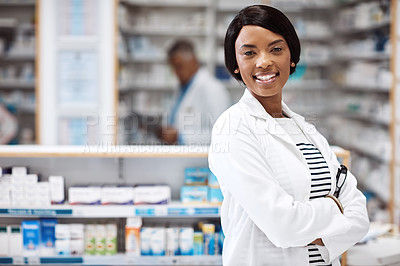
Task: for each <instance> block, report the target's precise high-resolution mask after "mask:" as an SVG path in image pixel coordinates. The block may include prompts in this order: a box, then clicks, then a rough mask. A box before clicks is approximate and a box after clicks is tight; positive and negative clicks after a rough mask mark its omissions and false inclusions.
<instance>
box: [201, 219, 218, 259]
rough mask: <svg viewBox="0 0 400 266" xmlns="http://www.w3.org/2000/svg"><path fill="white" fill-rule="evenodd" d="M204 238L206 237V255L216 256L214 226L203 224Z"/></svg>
mask: <svg viewBox="0 0 400 266" xmlns="http://www.w3.org/2000/svg"><path fill="white" fill-rule="evenodd" d="M202 230H203V237H204V255H214V251H215V246H214V243H215V242H214V233H215V225H214V224H203V227H202Z"/></svg>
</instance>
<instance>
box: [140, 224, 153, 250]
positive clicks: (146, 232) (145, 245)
mask: <svg viewBox="0 0 400 266" xmlns="http://www.w3.org/2000/svg"><path fill="white" fill-rule="evenodd" d="M152 235H153V228H151V227H142V229H140V254H141V255H142V256H150V255H151V246H150V243H151V236H152Z"/></svg>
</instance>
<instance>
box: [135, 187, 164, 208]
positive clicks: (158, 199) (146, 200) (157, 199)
mask: <svg viewBox="0 0 400 266" xmlns="http://www.w3.org/2000/svg"><path fill="white" fill-rule="evenodd" d="M170 201H171V188H170V187H169V186H167V185H138V186H135V187H134V204H167V203H169V202H170Z"/></svg>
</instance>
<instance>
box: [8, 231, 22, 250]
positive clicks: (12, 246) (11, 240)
mask: <svg viewBox="0 0 400 266" xmlns="http://www.w3.org/2000/svg"><path fill="white" fill-rule="evenodd" d="M22 246H23V241H22V229H21V226H20V225H9V226H8V256H22V255H23V254H22Z"/></svg>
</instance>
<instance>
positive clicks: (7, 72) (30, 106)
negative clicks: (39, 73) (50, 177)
mask: <svg viewBox="0 0 400 266" xmlns="http://www.w3.org/2000/svg"><path fill="white" fill-rule="evenodd" d="M35 9H36V1H34V0H26V1H7V0H2V1H0V69H1V73H2V74H1V77H0V99H1V102H2V103H5V104H6V105H7V106H8V107H9V109H10V111H11V112H12V113H13V114H14V115H15V116H16V118H17V123H18V132H17V135H16V137H15V138H14V140H13V143H17V144H32V143H35V136H34V135H35V130H36V127H35V123H34V121H35V117H36V116H35V112H34V109H35V87H36V86H35V76H36V75H35V62H36V53H35V37H36V28H35V21H34V17H35ZM27 134H28V135H27Z"/></svg>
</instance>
